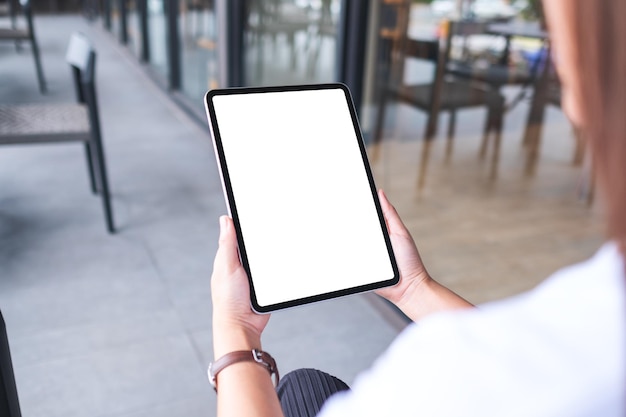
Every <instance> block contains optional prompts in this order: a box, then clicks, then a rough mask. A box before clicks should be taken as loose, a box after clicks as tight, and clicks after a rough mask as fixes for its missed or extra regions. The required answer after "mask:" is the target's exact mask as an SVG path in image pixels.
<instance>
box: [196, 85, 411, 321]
mask: <svg viewBox="0 0 626 417" xmlns="http://www.w3.org/2000/svg"><path fill="white" fill-rule="evenodd" d="M329 89H335V90H336V89H340V90H342V91H343V92H344V96H345V98H346V103H347V105H348V108H349V110H350V117H351V118H352V125H353V128H354V132H355V135H356V138H357V141H358V144H359V149H360V152H361V160H362V161H363V164H364V167H365V172H366V174H367V179H368V181H369V186H370V191H371V195H372V199H373V200H374V205H375V206H376V212H377V213H378V219H379V222H380V227H381V230H382V233H383V237H384V239H385V244H386V246H387V254H388V256H389V262H390V263H391V267H392V270H393V275H394V276H393V278H391V279H389V280H384V281H378V282H374V283H370V284H365V285H360V286H356V287H350V288H346V289H343V290H337V291H332V292H328V293H323V294H318V295H313V296H309V297H304V298H298V299H294V300H290V301H285V302H280V303H276V304H271V305H267V306H261V305H259V304H258V302H257V300H256V294H255V290H254V283H253V278H252V274H251V271H250V265H249V264H248V256H247V252H246V246H245V243H244V240H243V234H242V232H241V226H240V223H239V217H238V215H237V205H236V203H235V199H234V194H233V190H232V184H231V182H230V177H229V173H228V167H227V165H226V157H225V154H224V148H223V146H222V139H221V136H220V133H219V126H218V122H217V117H216V113H215V108H214V106H213V98H214V97H216V96H222V95H241V94H257V93H274V92H290V91H307V90H329ZM204 102H205V103H204V104H205V109H206V113H207V117H208V119H209V129H210V131H211V137H212V139H213V146H214V150H215V154H216V157H217V164H218V168H219V170H220V175H221V179H222V187H223V190H224V194H225V197H226V203H227V206H228V209H229V211H230V215H231V217H232V219H233V223H234V225H235V231H236V234H237V243H238V245H239V256H240V259H241V263H242V266H243V268H244V270H245V271H246V273H247V275H248V281H249V284H250V302H251V305H252V308H253V310H254V311H256V312H258V313H270V312H272V311H276V310H281V309H285V308H289V307H295V306H299V305H303V304H309V303H313V302H317V301H323V300H328V299H332V298H337V297H342V296H346V295H352V294H357V293H362V292H366V291H372V290H376V289H379V288H384V287H389V286H393V285H395V284H397V283H398V282H399V280H400V273H399V270H398V266H397V263H396V259H395V256H394V253H393V249H392V246H391V240H390V238H389V233H388V230H387V225H386V222H385V218H384V216H383V212H382V208H381V206H380V201H379V199H378V193H377V191H376V186H375V184H374V177H373V175H372V171H371V168H370V164H369V161H368V158H367V152H366V149H365V143H364V142H363V135H362V134H361V129H360V127H359V123H358V119H357V115H356V111H355V108H354V103H353V101H352V96H351V94H350V91H349V89H348V87H347V86H346V85H345V84H342V83H326V84H304V85H289V86H271V87H235V88H224V89H214V90H210V91H208V92H207V93H206V95H205V100H204Z"/></svg>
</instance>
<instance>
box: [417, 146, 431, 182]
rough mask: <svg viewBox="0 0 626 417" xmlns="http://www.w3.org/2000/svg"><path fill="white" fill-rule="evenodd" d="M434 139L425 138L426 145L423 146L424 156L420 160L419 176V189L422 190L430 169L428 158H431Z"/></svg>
mask: <svg viewBox="0 0 626 417" xmlns="http://www.w3.org/2000/svg"><path fill="white" fill-rule="evenodd" d="M432 143H433V140H432V139H426V140H424V146H423V147H422V158H421V161H420V170H419V174H418V177H417V189H418V191H421V190H423V189H424V185H426V173H427V171H428V159H429V158H430V150H431V148H432Z"/></svg>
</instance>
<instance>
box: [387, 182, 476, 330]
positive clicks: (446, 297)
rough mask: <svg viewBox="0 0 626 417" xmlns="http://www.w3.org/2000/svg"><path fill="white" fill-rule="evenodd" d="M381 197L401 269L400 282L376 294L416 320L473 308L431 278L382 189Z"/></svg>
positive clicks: (411, 239)
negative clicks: (443, 312)
mask: <svg viewBox="0 0 626 417" xmlns="http://www.w3.org/2000/svg"><path fill="white" fill-rule="evenodd" d="M378 195H379V197H380V204H381V207H382V209H383V215H384V216H385V222H386V223H387V230H388V231H389V237H390V239H391V246H392V247H393V252H394V254H395V256H396V262H397V263H398V269H399V270H400V282H399V283H398V284H397V285H394V286H393V287H387V288H381V289H379V290H377V291H376V294H378V295H380V296H381V297H384V298H386V299H387V300H389V301H391V302H392V303H393V304H395V305H396V306H397V307H398V308H399V309H400V310H402V312H403V313H404V314H406V315H407V316H408V317H409V318H410V319H411V320H413V321H417V320H419V319H421V318H423V317H424V316H426V315H428V314H431V313H434V312H437V311H444V310H452V309H457V308H466V307H471V306H472V305H471V304H470V303H469V302H467V301H465V300H464V299H463V298H461V297H460V296H458V295H457V294H455V293H454V292H452V291H451V290H449V289H447V288H446V287H444V286H442V285H441V284H439V283H437V282H436V281H435V280H433V279H432V278H431V277H430V275H429V274H428V272H427V271H426V268H425V267H424V264H423V263H422V259H421V258H420V255H419V252H418V250H417V246H416V245H415V242H414V241H413V238H412V237H411V234H410V233H409V231H408V230H407V228H406V226H405V225H404V223H402V220H401V219H400V216H399V215H398V212H397V211H396V209H395V208H394V207H393V206H392V205H391V203H390V202H389V200H388V199H387V196H386V195H385V193H384V192H383V191H382V190H380V191H379V192H378Z"/></svg>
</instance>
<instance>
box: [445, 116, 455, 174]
mask: <svg viewBox="0 0 626 417" xmlns="http://www.w3.org/2000/svg"><path fill="white" fill-rule="evenodd" d="M455 130H456V110H455V109H452V110H450V120H449V121H448V141H447V143H446V162H450V158H451V157H452V148H453V147H454V132H455Z"/></svg>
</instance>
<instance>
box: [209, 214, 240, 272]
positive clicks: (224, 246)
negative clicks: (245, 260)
mask: <svg viewBox="0 0 626 417" xmlns="http://www.w3.org/2000/svg"><path fill="white" fill-rule="evenodd" d="M239 264H240V262H239V252H238V249H237V237H236V235H235V227H234V225H233V220H232V219H231V218H230V217H228V216H221V217H220V237H219V248H218V249H217V254H216V255H215V266H216V267H223V268H226V269H227V270H228V271H233V270H234V269H235V268H237V267H238V266H239Z"/></svg>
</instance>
